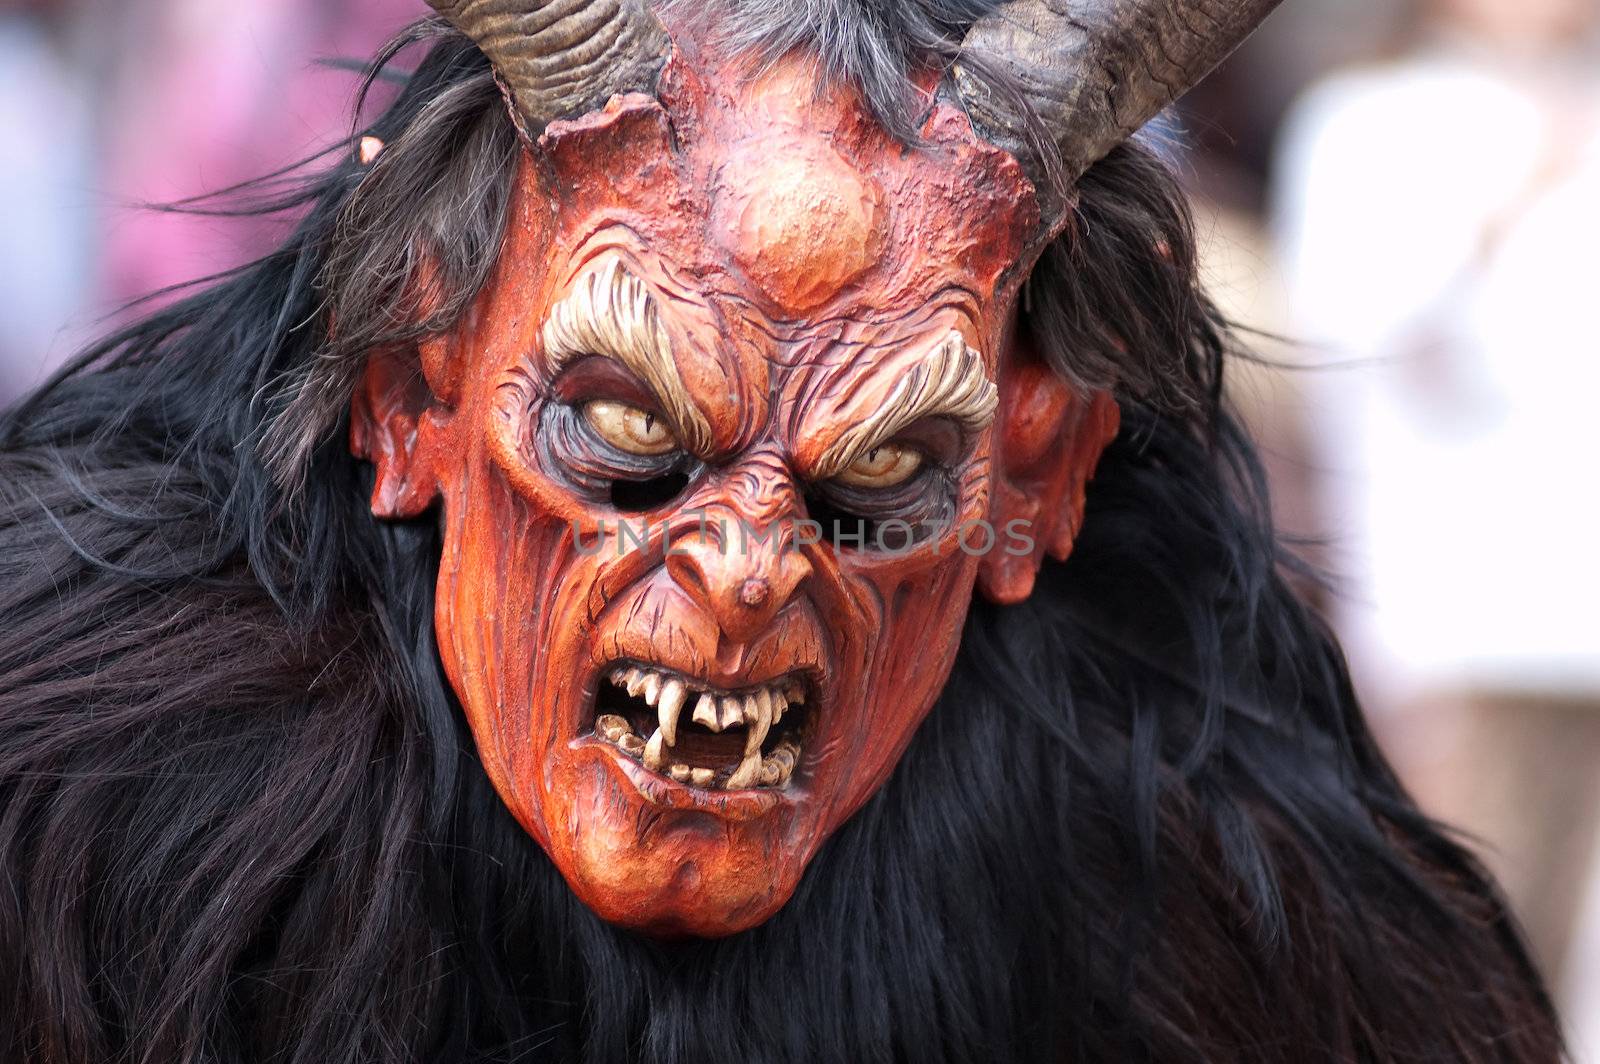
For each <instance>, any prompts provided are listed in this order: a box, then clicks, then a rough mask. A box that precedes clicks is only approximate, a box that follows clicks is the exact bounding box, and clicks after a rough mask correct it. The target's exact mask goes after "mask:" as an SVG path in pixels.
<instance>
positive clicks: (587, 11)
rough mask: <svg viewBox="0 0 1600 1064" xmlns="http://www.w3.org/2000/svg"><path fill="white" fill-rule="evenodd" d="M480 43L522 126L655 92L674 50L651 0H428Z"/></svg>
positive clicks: (536, 128) (538, 128)
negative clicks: (616, 97) (613, 98)
mask: <svg viewBox="0 0 1600 1064" xmlns="http://www.w3.org/2000/svg"><path fill="white" fill-rule="evenodd" d="M428 2H429V3H430V4H431V5H432V6H433V9H434V10H435V11H437V12H439V13H440V14H441V15H443V16H444V17H445V18H447V19H449V20H450V22H451V23H452V24H453V25H454V26H455V27H456V28H457V29H459V30H460V31H461V32H462V33H465V34H466V35H467V36H468V37H471V38H472V39H473V40H474V41H476V42H477V45H478V47H479V48H480V49H482V50H483V53H484V54H485V55H486V56H488V57H489V62H490V63H491V64H493V66H494V69H495V72H496V73H497V74H498V75H499V77H500V81H501V83H502V84H504V85H505V87H506V91H507V92H508V93H509V94H510V96H511V101H512V103H513V105H514V106H515V107H516V110H517V113H518V114H519V115H520V116H521V118H522V123H523V129H524V131H525V132H526V133H528V134H529V135H530V136H535V137H536V136H538V135H539V134H540V133H543V132H544V128H545V127H546V126H548V125H549V124H550V123H551V122H553V121H554V120H556V119H557V118H570V117H572V116H573V115H577V114H581V113H583V112H585V111H588V110H592V109H593V108H595V107H598V106H600V105H601V104H603V103H605V101H606V100H608V99H609V98H611V96H613V95H615V94H616V93H620V92H630V91H635V90H649V89H650V88H651V87H652V86H653V83H654V81H655V77H656V75H657V74H658V73H659V72H660V70H661V66H662V64H663V62H664V61H665V60H666V57H667V54H668V52H669V51H670V49H671V42H670V41H669V40H668V38H667V33H666V30H664V29H662V27H661V23H660V22H658V21H657V20H656V17H655V15H654V14H653V13H651V11H650V9H649V7H648V6H647V4H646V0H428Z"/></svg>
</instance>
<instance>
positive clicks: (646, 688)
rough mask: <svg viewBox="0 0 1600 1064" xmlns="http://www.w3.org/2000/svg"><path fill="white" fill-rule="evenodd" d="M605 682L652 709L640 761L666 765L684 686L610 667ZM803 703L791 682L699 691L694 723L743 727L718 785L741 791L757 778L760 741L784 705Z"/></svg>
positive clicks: (657, 768)
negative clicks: (732, 764)
mask: <svg viewBox="0 0 1600 1064" xmlns="http://www.w3.org/2000/svg"><path fill="white" fill-rule="evenodd" d="M611 682H612V683H614V684H616V685H617V686H619V687H624V688H626V689H627V691H628V694H630V695H632V696H634V697H635V698H643V699H644V700H645V701H646V702H647V703H649V704H650V705H652V706H654V707H655V709H656V720H657V723H658V724H659V727H658V728H657V729H656V732H655V734H654V735H652V736H651V737H650V741H649V742H647V743H646V744H645V748H644V763H645V766H646V767H647V768H649V769H650V770H651V771H653V772H660V771H661V770H662V769H663V768H664V767H665V766H666V764H667V750H668V749H669V748H670V747H672V746H674V745H676V743H677V741H678V719H679V717H680V716H681V714H682V713H683V707H684V705H685V704H686V703H687V702H688V699H689V695H690V694H691V691H690V689H689V685H688V684H686V683H685V682H684V681H683V680H682V679H680V678H678V677H675V676H664V675H662V674H661V673H658V672H651V671H648V670H645V669H639V668H619V669H616V670H614V671H613V672H612V673H611ZM804 701H805V689H804V688H803V687H802V686H801V685H800V684H799V683H798V682H796V681H793V680H789V681H784V682H782V683H780V684H778V685H772V686H767V687H761V688H758V689H757V690H755V691H752V692H750V693H748V694H743V695H714V694H712V693H711V692H709V691H704V692H700V698H699V700H698V701H697V702H696V703H695V707H694V714H693V719H694V721H695V723H697V724H703V725H705V726H706V727H707V728H710V729H711V730H712V731H714V732H720V731H725V730H727V729H728V728H733V727H737V726H739V725H741V724H742V725H744V726H745V727H746V729H747V734H746V736H745V744H744V760H743V761H742V762H741V763H740V765H739V767H738V768H737V769H735V770H734V773H733V775H732V776H731V777H730V778H729V779H728V781H727V783H726V784H725V785H724V786H725V787H726V788H727V789H728V790H730V791H733V790H742V789H744V788H746V787H750V786H753V785H754V784H755V783H757V782H758V781H759V780H760V778H761V768H762V764H761V744H762V743H764V742H766V741H767V735H768V734H769V733H770V732H771V731H772V728H773V726H774V725H776V724H777V723H778V722H779V721H781V720H782V719H783V714H784V713H785V712H786V711H787V710H788V708H789V706H790V705H791V704H795V705H798V704H800V703H802V702H804Z"/></svg>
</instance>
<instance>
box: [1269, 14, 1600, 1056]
mask: <svg viewBox="0 0 1600 1064" xmlns="http://www.w3.org/2000/svg"><path fill="white" fill-rule="evenodd" d="M1597 25H1600V0H1433V2H1432V3H1429V4H1427V5H1425V6H1423V7H1420V8H1418V10H1417V12H1416V23H1415V25H1414V27H1413V28H1412V29H1413V32H1412V33H1411V34H1410V36H1409V39H1408V41H1407V43H1406V47H1405V48H1404V49H1403V50H1402V53H1401V54H1400V55H1398V56H1396V57H1395V58H1393V59H1391V60H1389V61H1387V62H1384V63H1381V64H1375V65H1372V66H1370V67H1366V68H1363V69H1358V70H1352V71H1348V72H1345V73H1341V74H1338V75H1336V76H1334V77H1332V78H1330V79H1328V80H1327V81H1325V82H1323V83H1322V84H1320V85H1319V86H1317V87H1315V88H1314V89H1313V90H1312V91H1311V92H1310V93H1309V94H1308V95H1307V97H1306V98H1305V99H1304V100H1303V101H1302V102H1301V103H1300V105H1299V106H1298V107H1297V108H1296V110H1295V112H1294V114H1293V115H1292V117H1291V119H1290V121H1289V123H1288V125H1287V127H1286V131H1285V140H1284V142H1283V149H1282V155H1281V158H1280V167H1279V175H1278V191H1277V196H1276V202H1277V214H1278V219H1277V220H1278V225H1279V234H1280V238H1281V241H1282V250H1283V255H1284V263H1285V268H1286V271H1287V274H1288V277H1287V281H1288V284H1289V287H1290V293H1291V303H1292V308H1293V314H1294V319H1293V320H1294V326H1293V328H1294V331H1295V333H1296V335H1297V337H1299V338H1302V339H1304V340H1305V341H1307V342H1308V343H1311V344H1313V345H1318V350H1317V354H1318V355H1319V356H1320V357H1319V361H1322V362H1325V363H1331V364H1334V366H1335V367H1336V368H1329V369H1326V370H1323V371H1321V372H1317V373H1314V374H1312V375H1311V376H1312V377H1313V378H1315V380H1314V381H1313V382H1311V384H1312V386H1313V387H1314V388H1315V390H1316V392H1317V398H1316V405H1317V410H1316V415H1317V418H1318V419H1319V421H1320V424H1317V425H1313V426H1312V430H1313V431H1314V432H1316V433H1318V434H1319V435H1320V437H1321V439H1320V447H1319V450H1320V451H1321V452H1322V454H1321V456H1320V459H1319V464H1320V465H1321V466H1322V468H1323V470H1324V471H1325V472H1326V474H1327V481H1328V487H1329V491H1328V494H1327V499H1326V501H1327V512H1328V513H1329V514H1330V515H1331V520H1330V522H1329V525H1330V527H1329V534H1330V536H1331V538H1332V540H1333V542H1332V552H1333V553H1332V556H1333V557H1334V558H1336V559H1338V560H1339V561H1338V563H1336V564H1337V567H1338V568H1339V569H1340V570H1341V571H1340V573H1339V574H1338V575H1339V576H1340V577H1342V578H1343V579H1344V583H1343V586H1342V589H1341V590H1342V594H1341V595H1340V601H1339V606H1338V610H1339V611H1340V613H1341V617H1340V623H1341V626H1342V628H1343V629H1344V631H1343V635H1344V637H1345V640H1346V646H1347V647H1348V649H1349V653H1350V655H1351V657H1352V660H1353V665H1354V667H1355V669H1356V673H1357V676H1358V678H1359V682H1360V683H1362V684H1363V685H1364V686H1365V687H1366V691H1365V692H1364V693H1365V696H1366V698H1367V701H1368V704H1369V705H1370V706H1372V707H1373V708H1374V709H1375V710H1377V711H1378V712H1377V714H1376V715H1377V717H1378V719H1377V721H1376V724H1377V726H1378V727H1379V728H1380V730H1382V731H1385V732H1387V738H1388V740H1389V744H1390V746H1391V753H1392V755H1393V756H1394V758H1395V759H1396V761H1397V763H1398V764H1399V765H1400V767H1401V770H1402V772H1403V774H1405V775H1406V776H1407V777H1408V781H1409V783H1410V784H1411V786H1412V788H1413V789H1414V791H1416V792H1417V794H1418V797H1419V798H1420V800H1421V801H1422V804H1423V807H1424V808H1425V809H1428V810H1429V811H1430V812H1432V813H1434V814H1435V815H1437V816H1439V817H1440V818H1442V819H1444V820H1445V821H1447V822H1451V823H1454V824H1456V825H1458V826H1460V827H1462V828H1463V829H1465V830H1466V831H1468V832H1469V833H1471V834H1473V835H1475V836H1476V837H1477V838H1479V839H1480V840H1481V841H1482V842H1483V847H1482V848H1483V850H1484V853H1485V857H1486V859H1487V860H1488V861H1489V862H1490V864H1491V866H1492V867H1493V868H1494V870H1495V872H1496V874H1497V875H1498V876H1499V878H1500V880H1501V882H1502V883H1504V884H1505V885H1506V888H1507V890H1508V892H1509V893H1510V894H1511V896H1512V901H1513V903H1514V904H1515V905H1516V906H1517V907H1518V909H1519V911H1520V913H1521V915H1522V918H1523V920H1524V923H1525V925H1526V926H1527V928H1528V932H1529V935H1530V938H1531V939H1532V942H1533V946H1534V950H1535V953H1536V955H1537V956H1539V957H1540V958H1541V961H1542V963H1544V964H1545V965H1546V967H1547V969H1548V971H1549V973H1550V975H1551V977H1552V980H1553V981H1555V982H1556V983H1557V984H1558V985H1560V984H1561V983H1562V979H1563V975H1565V977H1566V986H1567V987H1568V988H1569V991H1568V994H1567V999H1568V1000H1567V1004H1568V1006H1569V1010H1568V1011H1569V1017H1571V1018H1572V1019H1573V1021H1574V1023H1575V1024H1577V1023H1580V1022H1581V1020H1580V1017H1579V1016H1578V1013H1579V1012H1583V1013H1600V1001H1589V1002H1587V1003H1581V1002H1577V1001H1574V1000H1573V995H1574V994H1576V993H1577V988H1578V987H1579V986H1580V985H1584V984H1586V983H1587V979H1588V978H1592V977H1589V976H1586V974H1585V973H1584V971H1583V969H1584V967H1585V966H1588V965H1594V964H1596V963H1600V958H1593V957H1583V956H1578V955H1575V954H1574V950H1573V949H1571V948H1569V943H1571V942H1572V941H1573V936H1574V929H1575V927H1576V925H1577V923H1578V921H1579V920H1580V919H1581V918H1582V917H1581V912H1582V909H1583V907H1584V902H1583V898H1584V882H1585V879H1586V878H1587V877H1588V876H1589V875H1590V872H1589V869H1590V867H1591V865H1593V864H1594V863H1595V853H1596V835H1597V824H1600V561H1597V559H1596V552H1597V550H1600V462H1597V459H1600V444H1597V442H1596V433H1595V430H1594V428H1593V426H1594V424H1595V421H1596V414H1597V409H1600V327H1597V324H1596V311H1597V309H1600V270H1597V269H1596V267H1595V262H1596V259H1597V257H1600V72H1597V64H1596V62H1595V59H1596V50H1595V47H1594V41H1595V31H1596V28H1597ZM1385 710H1387V714H1385ZM1586 995H1587V992H1586ZM1578 1033H1579V1034H1580V1038H1581V1037H1582V1032H1578ZM1597 1059H1600V1058H1597Z"/></svg>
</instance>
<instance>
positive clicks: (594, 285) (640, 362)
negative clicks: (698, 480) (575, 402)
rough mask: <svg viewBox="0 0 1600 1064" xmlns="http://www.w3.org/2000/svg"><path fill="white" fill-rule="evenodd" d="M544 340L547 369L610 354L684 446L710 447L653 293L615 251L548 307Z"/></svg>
mask: <svg viewBox="0 0 1600 1064" xmlns="http://www.w3.org/2000/svg"><path fill="white" fill-rule="evenodd" d="M543 339H544V356H545V359H546V360H547V363H548V366H549V369H550V372H551V373H555V372H557V371H559V370H560V369H561V368H562V367H563V366H565V365H567V364H568V363H571V362H573V361H576V360H577V359H580V358H583V357H585V356H588V355H597V356H599V357H601V358H611V359H615V360H616V361H618V362H620V363H622V364H623V365H624V366H626V367H627V368H628V369H630V370H632V371H633V372H634V373H635V374H636V375H637V376H638V377H639V379H640V380H641V381H643V382H644V384H645V385H646V386H647V387H648V388H649V389H650V390H651V391H652V392H654V393H655V396H656V399H657V400H658V401H659V402H660V403H661V408H662V413H663V414H665V415H666V417H667V420H668V421H669V422H671V424H672V426H673V427H674V428H675V429H676V430H677V433H678V439H679V440H680V441H681V442H682V443H683V445H684V446H685V447H686V448H688V449H689V450H690V451H697V452H703V451H704V450H705V449H706V448H707V447H709V446H710V443H711V425H710V423H709V422H707V420H706V417H705V415H704V414H703V413H701V412H700V408H699V407H697V406H695V404H694V400H692V399H691V398H690V397H689V391H688V389H687V388H686V387H684V383H683V376H682V374H681V373H679V372H678V363H677V361H676V360H675V359H674V358H673V356H672V340H671V338H670V337H669V336H668V335H667V330H666V328H665V326H663V325H662V323H661V314H660V310H659V308H658V307H657V305H656V301H655V297H654V296H652V295H651V294H650V290H649V288H648V287H646V285H645V284H644V282H643V281H641V280H639V279H638V278H637V277H634V276H633V275H632V274H631V273H629V272H628V270H627V267H626V266H625V265H624V264H623V262H622V260H621V259H620V258H618V257H617V256H614V255H612V256H608V257H607V258H606V259H605V260H603V261H602V262H601V263H600V264H599V266H598V267H597V268H595V269H592V270H590V271H589V272H588V273H587V274H586V275H585V276H583V277H582V278H581V279H580V280H579V281H578V283H577V284H576V285H575V286H573V289H572V291H571V292H569V293H568V294H567V296H566V297H565V298H563V299H562V300H561V301H560V302H558V303H556V304H555V305H554V306H553V307H551V308H550V314H549V317H548V318H547V319H546V320H545V324H544V337H543Z"/></svg>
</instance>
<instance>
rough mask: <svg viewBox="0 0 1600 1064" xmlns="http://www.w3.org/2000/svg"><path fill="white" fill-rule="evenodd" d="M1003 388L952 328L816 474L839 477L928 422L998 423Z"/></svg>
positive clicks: (836, 445)
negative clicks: (941, 419)
mask: <svg viewBox="0 0 1600 1064" xmlns="http://www.w3.org/2000/svg"><path fill="white" fill-rule="evenodd" d="M999 408H1000V389H999V388H998V387H997V386H996V385H995V383H994V382H993V381H992V380H990V379H989V375H988V371H987V370H986V369H985V367H984V364H983V356H982V355H981V354H979V353H978V351H977V350H975V349H974V348H973V347H972V346H971V345H969V344H968V343H967V340H966V337H964V336H962V335H961V333H959V332H957V331H956V330H954V329H952V330H951V331H950V332H949V333H948V334H947V335H946V336H945V338H944V339H943V340H941V341H940V342H939V343H938V344H937V345H936V346H935V347H934V348H933V350H932V351H930V352H929V353H928V356H927V357H926V358H924V359H923V360H922V361H921V362H919V363H917V365H916V366H914V367H913V368H912V369H911V370H910V371H909V372H908V373H906V374H905V376H904V378H903V379H902V380H901V381H900V383H899V384H898V385H896V386H895V389H894V392H893V393H892V394H891V395H890V396H889V398H888V399H887V400H886V401H885V402H884V403H883V405H882V406H880V407H878V409H876V410H874V411H873V412H872V413H871V414H869V415H868V416H866V417H865V418H863V419H862V420H861V421H860V422H858V423H857V424H855V425H852V426H851V427H850V428H849V429H847V430H845V432H844V433H842V434H841V435H840V436H839V438H838V439H837V440H835V441H834V442H833V443H832V444H831V445H830V446H829V447H828V449H827V450H826V451H824V452H823V454H822V457H821V459H820V460H819V461H818V463H817V468H816V473H815V475H816V476H818V477H819V478H822V479H827V478H829V477H835V476H838V475H839V474H840V473H843V472H844V471H845V470H846V469H849V468H850V467H851V466H852V465H854V464H855V463H856V462H857V461H858V460H860V459H861V458H863V457H865V456H866V455H867V454H868V453H869V452H871V451H872V449H873V448H874V447H881V446H882V445H883V444H885V443H888V442H889V441H890V440H892V439H894V437H895V436H896V435H898V434H899V433H901V432H904V431H905V430H906V429H908V428H910V427H911V426H912V425H915V424H916V423H917V422H919V421H921V420H923V419H924V418H930V417H947V418H949V419H951V420H952V421H954V422H956V423H957V424H959V425H960V426H961V427H962V428H963V429H966V430H967V431H968V432H974V433H975V432H981V431H983V430H984V429H986V428H988V427H989V426H990V425H992V424H994V419H995V414H996V413H997V411H998V410H999Z"/></svg>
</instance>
